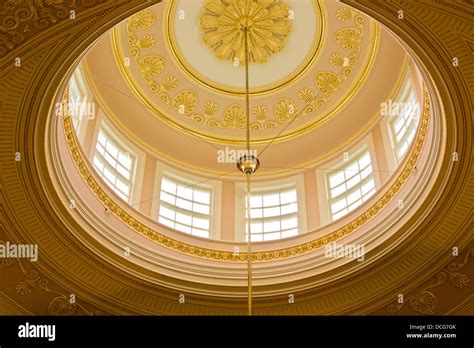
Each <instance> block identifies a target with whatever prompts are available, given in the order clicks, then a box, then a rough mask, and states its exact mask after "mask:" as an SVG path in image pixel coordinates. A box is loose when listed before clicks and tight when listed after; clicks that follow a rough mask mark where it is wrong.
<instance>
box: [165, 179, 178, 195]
mask: <svg viewBox="0 0 474 348" xmlns="http://www.w3.org/2000/svg"><path fill="white" fill-rule="evenodd" d="M161 190H162V191H166V192H168V193H171V194H175V193H176V184H175V183H172V182H171V181H168V180H166V179H163V180H162V181H161Z"/></svg>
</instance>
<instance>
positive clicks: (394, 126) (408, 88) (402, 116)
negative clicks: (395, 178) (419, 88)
mask: <svg viewBox="0 0 474 348" xmlns="http://www.w3.org/2000/svg"><path fill="white" fill-rule="evenodd" d="M419 120H420V106H419V103H418V101H417V99H416V96H415V91H414V90H413V86H412V84H411V81H410V80H408V81H407V83H406V85H405V88H404V89H403V92H402V94H401V96H400V101H399V103H398V107H397V109H396V114H395V115H394V116H393V117H391V119H390V122H389V123H390V131H391V134H392V139H393V142H394V145H395V152H396V153H395V154H396V157H397V160H398V161H400V160H401V159H402V158H403V156H404V155H405V153H406V152H407V151H408V148H409V147H410V144H411V142H412V140H413V138H414V137H415V134H416V129H417V127H418V123H419Z"/></svg>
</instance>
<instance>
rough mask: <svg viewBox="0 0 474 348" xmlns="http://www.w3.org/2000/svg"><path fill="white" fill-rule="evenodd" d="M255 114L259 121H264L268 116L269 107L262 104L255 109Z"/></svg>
mask: <svg viewBox="0 0 474 348" xmlns="http://www.w3.org/2000/svg"><path fill="white" fill-rule="evenodd" d="M253 116H254V117H255V119H256V120H257V121H258V122H264V121H265V120H266V119H267V117H268V109H267V107H266V106H263V105H260V106H257V107H256V108H254V109H253Z"/></svg>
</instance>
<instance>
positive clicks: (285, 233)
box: [281, 229, 298, 238]
mask: <svg viewBox="0 0 474 348" xmlns="http://www.w3.org/2000/svg"><path fill="white" fill-rule="evenodd" d="M297 235H298V230H297V229H293V230H288V231H283V232H282V233H281V237H282V238H287V237H293V236H297Z"/></svg>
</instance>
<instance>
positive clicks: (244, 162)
mask: <svg viewBox="0 0 474 348" xmlns="http://www.w3.org/2000/svg"><path fill="white" fill-rule="evenodd" d="M259 167H260V161H259V160H258V158H257V156H254V155H243V156H242V157H240V158H239V160H238V161H237V168H238V169H239V170H240V171H241V172H242V173H243V174H245V175H247V174H253V173H255V172H256V171H257V169H258V168H259Z"/></svg>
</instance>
